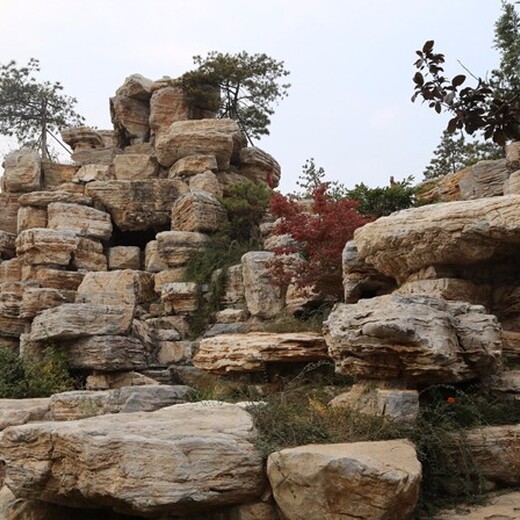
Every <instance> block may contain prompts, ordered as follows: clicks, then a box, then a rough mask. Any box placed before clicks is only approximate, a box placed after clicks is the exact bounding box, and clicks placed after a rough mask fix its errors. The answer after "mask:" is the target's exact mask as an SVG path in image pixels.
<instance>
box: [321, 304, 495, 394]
mask: <svg viewBox="0 0 520 520" xmlns="http://www.w3.org/2000/svg"><path fill="white" fill-rule="evenodd" d="M324 333H325V339H326V341H327V345H328V348H329V355H330V356H331V357H332V359H333V360H334V363H335V365H336V371H337V372H338V373H341V374H344V375H347V374H348V375H351V376H355V377H361V378H365V379H380V380H398V379H404V380H405V381H410V382H423V383H429V384H431V383H442V382H456V381H463V380H467V379H472V378H476V377H479V376H483V375H489V374H491V373H493V372H496V371H497V370H498V369H499V367H500V357H501V339H500V327H499V324H498V322H497V319H496V317H495V316H493V315H490V314H485V311H484V308H483V307H481V306H475V305H470V304H467V303H463V302H451V301H446V300H442V299H438V298H430V297H426V296H419V295H410V296H402V295H398V294H392V295H386V296H378V297H376V298H371V299H368V300H360V301H359V302H358V303H356V304H338V305H336V306H335V307H334V309H333V311H332V312H331V314H330V315H329V317H328V319H327V321H326V322H325V323H324Z"/></svg>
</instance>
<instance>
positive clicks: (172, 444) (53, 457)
mask: <svg viewBox="0 0 520 520" xmlns="http://www.w3.org/2000/svg"><path fill="white" fill-rule="evenodd" d="M253 435H254V431H253V423H252V419H251V417H250V415H249V414H248V413H247V412H245V411H243V410H241V409H240V408H239V407H237V406H234V405H229V404H223V403H212V402H209V403H207V404H205V405H202V404H181V405H175V406H170V407H168V408H163V409H162V410H159V411H155V412H137V413H129V414H124V413H120V414H115V415H105V416H102V417H94V418H90V419H83V420H80V421H70V422H61V423H58V422H54V423H39V424H34V425H32V424H31V425H24V426H18V427H13V428H9V429H7V430H4V432H3V433H2V435H1V437H0V454H1V455H0V456H1V457H2V459H3V460H4V461H5V463H6V465H5V483H6V484H7V485H8V486H9V487H10V489H12V490H13V492H14V493H15V494H16V495H17V496H19V497H24V498H28V499H40V500H44V501H49V502H54V503H58V504H60V503H61V504H67V505H68V506H72V507H98V508H99V507H103V508H107V509H115V510H118V511H121V512H125V513H129V514H137V515H139V514H147V515H156V516H159V515H160V514H164V513H166V512H168V513H169V514H176V515H182V514H186V513H190V512H196V511H200V510H205V509H210V508H211V507H217V506H221V505H227V504H241V503H244V502H248V501H249V502H251V501H254V500H255V499H257V498H258V497H259V496H260V494H261V493H262V491H263V486H264V481H263V467H262V466H263V465H262V457H261V455H260V454H259V453H258V452H257V450H256V448H255V447H254V446H253V444H252V443H251V440H252V438H253Z"/></svg>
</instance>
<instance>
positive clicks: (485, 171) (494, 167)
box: [459, 159, 510, 200]
mask: <svg viewBox="0 0 520 520" xmlns="http://www.w3.org/2000/svg"><path fill="white" fill-rule="evenodd" d="M509 173H510V172H509V170H508V168H507V164H506V160H505V159H499V160H497V161H479V162H478V163H477V164H475V165H473V166H472V167H471V174H470V175H466V176H465V177H463V178H462V179H460V181H459V188H460V192H461V197H462V199H463V200H469V199H479V198H482V197H495V196H497V195H503V194H504V183H505V182H506V181H507V179H508V177H509Z"/></svg>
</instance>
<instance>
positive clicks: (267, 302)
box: [241, 251, 285, 319]
mask: <svg viewBox="0 0 520 520" xmlns="http://www.w3.org/2000/svg"><path fill="white" fill-rule="evenodd" d="M273 258H274V253H271V252H268V251H252V252H249V253H246V254H245V255H244V256H243V257H242V260H241V263H242V274H243V279H244V296H245V300H246V305H247V310H248V311H249V312H250V313H251V314H252V315H253V316H255V317H258V318H262V319H268V318H274V317H276V316H277V315H278V314H279V313H280V312H281V311H282V309H283V308H284V305H285V300H284V295H283V291H282V289H281V288H280V287H277V286H275V285H274V283H273V281H272V278H271V275H270V270H269V262H270V261H272V259H273Z"/></svg>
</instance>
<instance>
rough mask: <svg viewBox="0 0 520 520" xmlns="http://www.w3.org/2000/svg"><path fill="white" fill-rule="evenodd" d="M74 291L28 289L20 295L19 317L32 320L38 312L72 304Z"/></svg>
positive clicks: (74, 295)
mask: <svg viewBox="0 0 520 520" xmlns="http://www.w3.org/2000/svg"><path fill="white" fill-rule="evenodd" d="M75 297H76V291H67V290H62V289H50V288H41V287H29V288H27V289H25V291H24V292H23V295H22V303H21V308H20V317H22V318H25V319H32V318H34V317H35V316H36V315H37V314H39V313H40V312H42V311H44V310H46V309H51V308H53V307H58V306H59V305H62V304H64V303H74V298H75Z"/></svg>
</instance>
